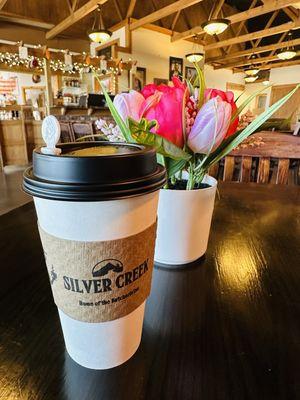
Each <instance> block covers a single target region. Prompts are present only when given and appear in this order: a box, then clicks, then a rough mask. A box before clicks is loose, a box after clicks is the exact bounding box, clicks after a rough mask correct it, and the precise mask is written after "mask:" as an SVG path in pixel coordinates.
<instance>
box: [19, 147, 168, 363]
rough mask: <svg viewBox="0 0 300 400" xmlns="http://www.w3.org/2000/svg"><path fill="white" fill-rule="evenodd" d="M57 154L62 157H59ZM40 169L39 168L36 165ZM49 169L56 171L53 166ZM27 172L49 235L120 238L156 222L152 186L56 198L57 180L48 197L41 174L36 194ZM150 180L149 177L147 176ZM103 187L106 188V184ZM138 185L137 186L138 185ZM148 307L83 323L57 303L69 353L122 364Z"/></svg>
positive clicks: (88, 359)
mask: <svg viewBox="0 0 300 400" xmlns="http://www.w3.org/2000/svg"><path fill="white" fill-rule="evenodd" d="M63 150H64V149H63ZM39 156H40V155H39ZM43 157H45V156H43ZM46 157H54V156H46ZM57 158H60V159H61V156H59V157H58V156H57V157H56V159H57ZM65 158H66V157H65ZM99 158H100V157H99ZM51 161H53V158H52V159H51ZM53 162H55V160H54V161H53ZM67 162H68V160H67ZM74 162H76V160H74ZM87 162H89V160H87ZM33 169H34V168H33ZM36 170H37V171H38V170H39V168H38V166H37V167H36ZM51 173H52V174H53V176H55V173H54V172H53V171H52V172H51ZM160 173H161V171H160ZM26 176H27V180H26ZM26 176H25V181H24V187H25V190H26V191H27V192H30V193H31V194H33V196H34V204H35V207H36V212H37V217H38V223H39V228H40V231H41V230H42V232H45V233H46V234H47V235H51V237H53V238H55V240H58V241H60V240H61V241H76V242H80V243H82V242H84V243H90V242H93V243H95V242H99V243H103V242H107V241H117V240H119V239H124V238H128V237H132V236H133V235H137V234H140V233H141V232H144V231H145V230H147V229H148V228H149V227H151V226H153V225H154V224H155V222H156V218H157V205H158V194H159V190H158V189H159V188H158V187H155V190H153V186H151V190H148V192H147V190H145V191H144V194H142V193H139V192H138V195H133V194H131V195H130V197H129V196H128V193H127V195H126V196H122V195H121V196H119V197H118V196H117V195H116V198H115V199H114V200H106V199H104V200H99V201H88V196H87V197H86V198H84V201H80V200H77V201H70V200H69V199H67V200H64V199H59V200H56V199H55V195H56V196H57V197H59V195H57V193H56V191H57V190H58V189H57V187H56V186H55V185H54V186H55V187H54V189H53V192H52V193H51V194H50V195H49V198H46V196H47V189H45V188H42V189H43V190H44V192H43V194H42V195H40V190H41V181H40V179H41V178H40V177H39V178H37V180H38V184H37V185H38V189H37V192H38V193H37V194H38V195H35V193H34V191H35V188H34V185H35V182H33V181H34V172H32V171H31V172H30V171H29V172H27V175H26ZM94 178H95V177H94ZM94 178H93V179H94ZM164 179H165V178H164V177H162V175H161V179H160V181H161V182H160V183H159V185H158V186H161V184H162V183H163V180H164ZM94 180H95V179H94ZM147 180H148V181H149V177H147ZM75 186H76V184H75ZM75 186H74V183H72V191H73V190H75V189H74V187H75ZM144 186H145V185H144ZM98 189H99V188H98ZM122 189H123V187H122ZM105 190H107V184H106V186H105ZM134 190H137V189H136V184H135V186H134ZM54 192H55V193H54ZM133 193H134V192H133ZM80 195H82V193H81V194H80ZM114 195H115V194H113V195H112V197H113V196H114ZM68 196H69V194H68ZM93 196H94V195H93ZM70 197H71V196H70ZM100 197H101V195H100ZM153 247H154V246H153ZM44 250H45V249H44ZM153 253H154V248H153ZM48 268H49V266H48ZM144 309H145V301H143V302H142V303H141V304H140V305H139V306H138V307H137V308H135V309H134V310H133V311H132V312H130V313H129V314H127V315H124V316H122V317H120V318H116V319H113V320H108V321H105V322H85V321H82V320H78V319H76V318H73V317H71V316H70V315H68V314H67V313H66V312H64V311H63V310H62V309H60V308H59V317H60V321H61V326H62V330H63V335H64V340H65V344H66V348H67V351H68V353H69V355H70V356H71V357H72V358H73V359H74V360H75V361H76V362H77V363H78V364H80V365H82V366H85V367H87V368H92V369H108V368H113V367H115V366H118V365H120V364H122V363H124V362H125V361H127V360H128V359H129V358H130V357H131V356H132V355H133V354H134V353H135V351H136V350H137V348H138V347H139V344H140V340H141V333H142V325H143V318H144Z"/></svg>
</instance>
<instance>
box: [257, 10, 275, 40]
mask: <svg viewBox="0 0 300 400" xmlns="http://www.w3.org/2000/svg"><path fill="white" fill-rule="evenodd" d="M278 14H279V10H276V11H274V12H273V14H272V16H271V18H270V19H269V20H268V22H267V24H266V26H265V28H264V29H268V28H270V27H271V25H272V24H273V22H274V20H275V19H276V17H277V16H278ZM262 40H263V38H259V39H257V40H256V41H255V43H254V46H253V47H258V45H259V43H260V42H261V41H262Z"/></svg>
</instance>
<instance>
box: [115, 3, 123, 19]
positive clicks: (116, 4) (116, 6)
mask: <svg viewBox="0 0 300 400" xmlns="http://www.w3.org/2000/svg"><path fill="white" fill-rule="evenodd" d="M113 2H114V6H115V9H116V11H117V14H118V17H119V19H120V21H123V15H122V13H121V10H120V7H119V3H118V1H117V0H113Z"/></svg>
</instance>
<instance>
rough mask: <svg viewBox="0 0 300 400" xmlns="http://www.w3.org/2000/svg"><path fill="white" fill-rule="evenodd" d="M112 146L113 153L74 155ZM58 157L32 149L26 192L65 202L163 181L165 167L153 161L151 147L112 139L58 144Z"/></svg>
mask: <svg viewBox="0 0 300 400" xmlns="http://www.w3.org/2000/svg"><path fill="white" fill-rule="evenodd" d="M105 146H109V147H111V146H112V147H114V148H115V150H114V151H116V153H115V154H101V155H97V156H94V155H93V156H87V155H85V156H81V155H73V154H72V152H74V151H78V150H81V149H87V148H95V147H102V151H103V150H104V147H105ZM57 147H59V148H61V150H62V154H61V155H59V156H56V155H48V154H42V153H41V150H40V148H37V149H35V150H34V151H33V166H32V167H30V168H28V169H26V171H25V172H24V179H23V189H24V191H25V192H26V193H28V194H30V195H32V196H35V197H42V198H45V199H53V200H64V201H99V200H101V201H102V200H115V199H120V198H127V197H132V196H138V195H142V194H146V193H151V192H154V191H156V190H158V189H160V188H161V187H162V186H163V185H164V184H165V182H166V171H165V168H164V167H162V166H161V165H159V164H158V163H157V161H156V152H155V149H154V148H152V147H150V146H144V145H139V144H127V143H112V142H84V143H66V144H61V145H58V146H57Z"/></svg>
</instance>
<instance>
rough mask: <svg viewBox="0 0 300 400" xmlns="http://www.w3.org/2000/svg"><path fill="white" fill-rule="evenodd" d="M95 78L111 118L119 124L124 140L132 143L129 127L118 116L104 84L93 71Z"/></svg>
mask: <svg viewBox="0 0 300 400" xmlns="http://www.w3.org/2000/svg"><path fill="white" fill-rule="evenodd" d="M94 76H95V78H96V79H97V81H98V82H99V85H100V86H101V89H102V92H103V94H104V97H105V100H106V103H107V105H108V108H109V110H110V112H111V115H112V116H113V119H114V120H115V122H116V124H117V125H118V126H119V128H120V130H121V132H122V134H123V136H124V138H125V140H126V142H128V143H134V140H133V138H132V136H131V132H130V129H129V127H128V126H127V125H126V123H125V122H124V121H123V119H122V117H121V116H120V114H119V112H118V110H117V109H116V107H115V106H114V104H113V102H112V101H111V98H110V97H109V95H108V93H107V91H106V89H105V87H104V85H103V84H102V82H101V80H100V79H99V77H98V75H97V74H96V73H94Z"/></svg>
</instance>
